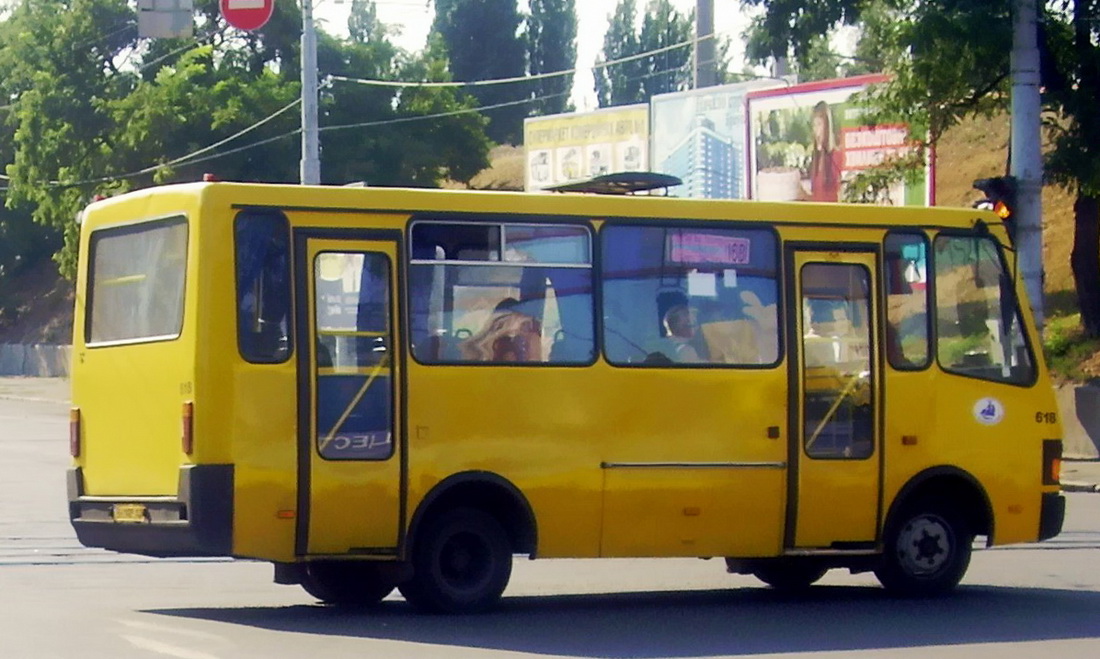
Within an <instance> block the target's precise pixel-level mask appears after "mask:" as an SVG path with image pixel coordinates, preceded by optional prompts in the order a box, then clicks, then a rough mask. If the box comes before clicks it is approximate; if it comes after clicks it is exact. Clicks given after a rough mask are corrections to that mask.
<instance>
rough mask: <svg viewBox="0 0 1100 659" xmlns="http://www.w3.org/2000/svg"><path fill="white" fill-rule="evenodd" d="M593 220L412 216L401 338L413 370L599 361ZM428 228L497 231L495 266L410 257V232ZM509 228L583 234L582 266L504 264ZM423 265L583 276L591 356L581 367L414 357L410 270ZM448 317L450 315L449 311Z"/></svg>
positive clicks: (413, 244)
mask: <svg viewBox="0 0 1100 659" xmlns="http://www.w3.org/2000/svg"><path fill="white" fill-rule="evenodd" d="M593 219H594V218H588V217H583V216H559V215H529V214H511V213H503V214H502V213H479V214H477V215H472V214H465V213H432V214H427V213H423V214H417V215H413V216H412V218H410V220H409V221H408V223H407V225H406V229H405V232H406V243H407V248H406V259H407V261H406V266H405V267H406V268H407V272H406V281H408V282H409V283H408V285H407V290H406V291H405V293H404V295H405V297H406V308H407V311H406V319H405V323H406V326H407V328H408V329H407V330H406V332H407V333H408V334H409V335H410V338H409V354H410V356H411V357H412V359H413V361H414V362H416V363H417V364H420V365H424V366H475V367H482V368H501V367H503V368H516V367H520V368H546V367H552V368H587V367H589V366H592V365H593V364H595V363H596V362H597V361H599V358H600V351H599V347H598V343H599V328H600V318H599V309H600V305H599V299H598V291H597V289H598V288H599V285H598V279H599V264H598V262H597V261H598V251H599V250H598V248H597V246H596V243H597V240H598V232H597V231H596V227H595V226H594V225H593ZM422 224H430V225H436V226H439V225H455V226H487V227H494V226H495V227H496V228H497V229H498V232H497V236H498V237H499V240H500V245H499V247H500V253H499V254H498V258H497V260H488V259H486V260H466V259H444V260H436V259H423V258H416V257H415V256H414V250H415V249H416V242H415V240H414V236H413V232H414V230H415V228H416V227H417V226H418V225H422ZM509 226H524V227H540V228H545V227H556V226H560V227H569V228H579V229H582V230H583V231H584V234H585V236H586V238H587V255H586V256H587V261H586V262H581V263H554V262H542V261H537V262H517V261H506V260H504V258H503V256H504V251H505V249H506V248H507V242H506V240H507V239H506V227H509ZM426 265H453V266H465V267H505V268H508V267H511V268H532V267H533V268H546V269H570V270H587V271H588V272H589V273H590V276H589V292H588V297H589V311H590V313H591V319H592V325H591V331H592V354H591V357H590V358H589V359H587V360H585V361H522V362H520V361H516V362H509V361H481V360H471V359H425V358H424V357H423V356H421V355H418V354H417V353H416V350H415V349H414V348H413V343H414V342H413V340H412V337H411V330H412V326H413V322H412V314H413V304H412V281H413V275H412V272H413V268H414V267H417V266H426ZM451 313H453V309H452V310H451Z"/></svg>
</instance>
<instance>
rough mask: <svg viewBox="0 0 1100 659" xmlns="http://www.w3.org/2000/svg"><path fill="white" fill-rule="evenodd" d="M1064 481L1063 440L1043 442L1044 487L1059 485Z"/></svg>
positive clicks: (1045, 440)
mask: <svg viewBox="0 0 1100 659" xmlns="http://www.w3.org/2000/svg"><path fill="white" fill-rule="evenodd" d="M1061 479H1062V440H1060V439H1044V440H1043V485H1057V484H1058V483H1059V482H1060V481H1061Z"/></svg>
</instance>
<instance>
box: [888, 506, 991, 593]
mask: <svg viewBox="0 0 1100 659" xmlns="http://www.w3.org/2000/svg"><path fill="white" fill-rule="evenodd" d="M973 542H974V532H973V531H972V530H970V528H969V527H968V526H967V525H966V523H965V521H964V520H963V519H962V518H961V517H960V516H959V515H958V514H956V513H954V512H952V510H951V507H950V506H949V504H945V503H931V502H929V503H921V504H918V505H915V506H911V507H909V508H907V509H905V510H903V511H902V513H901V514H899V515H897V518H896V519H895V520H893V521H892V522H891V524H890V525H888V526H887V530H886V546H885V551H884V552H883V555H882V560H881V562H880V564H879V566H878V567H877V568H876V569H875V576H876V577H878V580H879V581H880V582H881V583H882V585H883V586H884V587H885V588H886V590H888V591H890V592H891V593H893V594H895V595H901V596H904V597H933V596H936V595H943V594H945V593H947V592H950V591H951V590H952V589H954V588H955V586H957V585H958V583H959V581H961V580H962V577H963V575H964V574H966V569H967V567H969V566H970V552H971V544H972V543H973Z"/></svg>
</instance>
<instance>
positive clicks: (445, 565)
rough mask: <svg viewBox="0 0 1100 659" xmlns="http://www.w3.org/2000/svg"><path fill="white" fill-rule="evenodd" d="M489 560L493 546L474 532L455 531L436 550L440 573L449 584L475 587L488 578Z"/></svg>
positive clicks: (453, 586) (463, 587)
mask: <svg viewBox="0 0 1100 659" xmlns="http://www.w3.org/2000/svg"><path fill="white" fill-rule="evenodd" d="M492 562H493V552H492V548H491V547H490V546H489V545H488V544H487V543H486V542H485V540H484V538H482V537H481V536H479V535H477V534H475V533H456V534H455V535H453V536H451V537H450V538H448V539H447V541H446V542H445V543H444V544H443V547H442V549H441V551H440V553H439V573H440V576H442V577H443V579H444V581H446V582H447V584H448V585H449V586H450V587H451V588H454V589H456V590H463V591H470V590H476V589H478V588H480V587H482V586H483V585H484V584H485V583H486V582H487V581H488V580H489V579H490V577H491V575H492V572H493V571H492Z"/></svg>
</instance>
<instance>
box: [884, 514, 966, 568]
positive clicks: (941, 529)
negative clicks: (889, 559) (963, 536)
mask: <svg viewBox="0 0 1100 659" xmlns="http://www.w3.org/2000/svg"><path fill="white" fill-rule="evenodd" d="M954 541H955V538H954V536H953V535H952V533H951V527H950V526H949V525H948V524H947V522H945V521H944V520H943V519H941V518H940V517H939V516H937V515H920V516H918V517H914V518H913V519H911V520H909V523H908V524H906V525H905V528H903V529H902V530H901V533H900V534H898V544H897V551H898V559H899V560H900V562H901V565H902V567H903V568H904V569H905V571H906V572H908V573H909V574H911V575H913V576H916V577H924V578H928V577H934V576H936V574H937V573H939V572H940V571H941V570H943V569H944V567H945V566H946V565H947V564H948V562H949V561H950V559H951V556H952V554H953V553H954V549H955V548H954Z"/></svg>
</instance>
